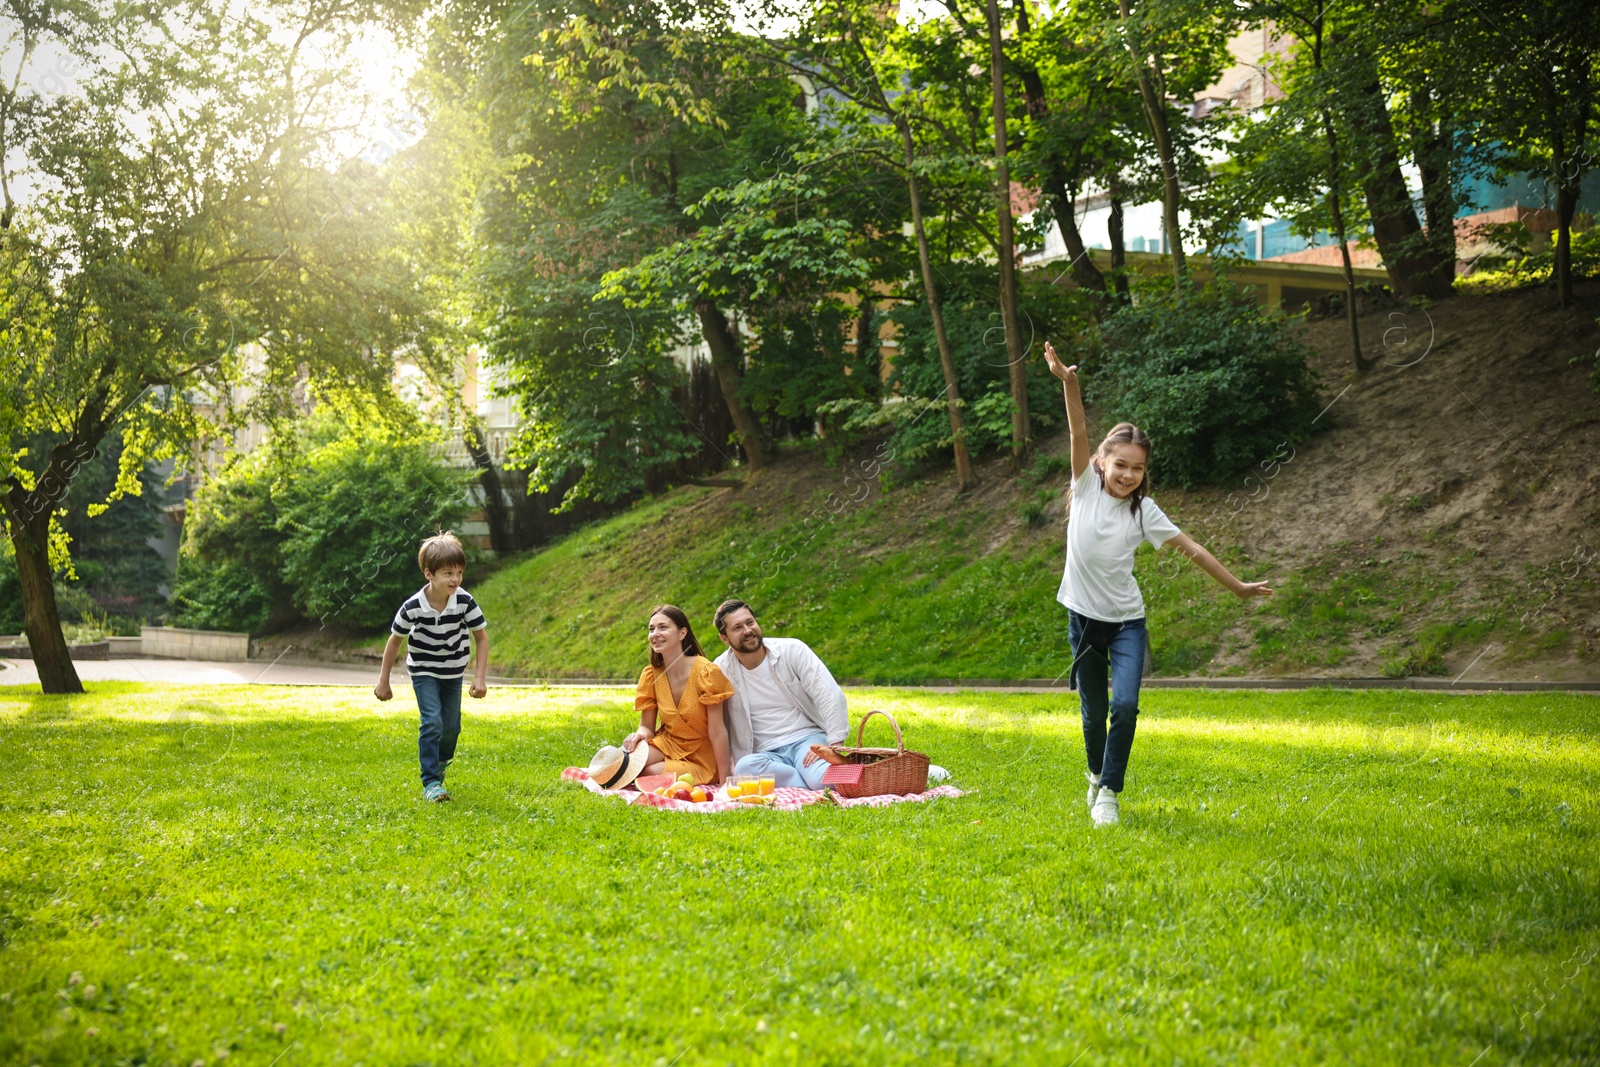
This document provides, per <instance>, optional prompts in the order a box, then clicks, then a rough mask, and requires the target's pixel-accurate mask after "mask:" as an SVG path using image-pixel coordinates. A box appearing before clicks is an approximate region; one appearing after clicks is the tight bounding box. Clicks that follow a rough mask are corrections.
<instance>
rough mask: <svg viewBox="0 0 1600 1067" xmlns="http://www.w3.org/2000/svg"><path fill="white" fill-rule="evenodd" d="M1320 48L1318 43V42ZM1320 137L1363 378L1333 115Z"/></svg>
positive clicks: (1365, 364)
mask: <svg viewBox="0 0 1600 1067" xmlns="http://www.w3.org/2000/svg"><path fill="white" fill-rule="evenodd" d="M1319 45H1320V42H1319ZM1322 134H1323V136H1324V137H1325V138H1326V139H1327V141H1328V213H1329V214H1331V215H1332V216H1333V236H1334V239H1335V240H1337V241H1338V242H1339V257H1340V259H1341V260H1342V261H1343V264H1344V319H1345V324H1346V325H1347V326H1348V327H1349V328H1350V357H1351V358H1352V359H1353V360H1355V364H1356V373H1357V374H1365V373H1366V372H1367V371H1368V370H1369V369H1370V368H1371V367H1372V363H1371V361H1370V360H1368V359H1367V358H1366V356H1365V355H1363V354H1362V351H1361V322H1360V320H1359V319H1358V318H1357V317H1356V272H1355V268H1354V267H1353V266H1352V265H1351V263H1350V239H1349V236H1348V235H1347V233H1346V230H1345V225H1344V205H1343V203H1342V202H1341V200H1342V190H1343V183H1342V182H1341V181H1340V180H1339V177H1340V175H1339V137H1338V135H1337V134H1336V133H1335V132H1334V128H1333V115H1332V114H1331V113H1330V112H1329V111H1328V109H1327V108H1323V109H1322Z"/></svg>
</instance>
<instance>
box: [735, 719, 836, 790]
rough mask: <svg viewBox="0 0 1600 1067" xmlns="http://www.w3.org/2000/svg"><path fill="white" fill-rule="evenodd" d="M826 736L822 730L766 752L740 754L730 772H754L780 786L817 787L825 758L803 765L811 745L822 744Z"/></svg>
mask: <svg viewBox="0 0 1600 1067" xmlns="http://www.w3.org/2000/svg"><path fill="white" fill-rule="evenodd" d="M827 743H828V735H827V734H825V733H822V732H820V731H819V732H817V733H814V734H807V735H806V736H804V737H802V738H801V739H800V740H798V741H795V742H793V743H792V744H788V745H784V746H783V747H782V748H775V749H772V750H771V751H770V752H751V753H749V754H747V755H745V756H741V757H740V759H739V762H738V763H737V764H735V765H734V768H733V773H734V774H758V775H760V776H761V777H763V778H771V779H772V780H773V782H774V783H775V784H776V785H777V786H778V787H779V788H781V789H821V788H822V776H823V775H824V774H826V773H827V771H828V761H827V760H822V759H819V760H814V761H812V764H811V766H809V767H806V766H803V764H804V763H805V758H806V755H807V754H808V753H809V752H810V751H811V746H812V745H825V744H827Z"/></svg>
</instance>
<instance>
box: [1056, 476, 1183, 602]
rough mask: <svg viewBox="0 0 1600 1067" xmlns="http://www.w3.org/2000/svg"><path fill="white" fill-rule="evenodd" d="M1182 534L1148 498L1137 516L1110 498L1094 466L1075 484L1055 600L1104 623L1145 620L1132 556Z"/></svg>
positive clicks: (1123, 503)
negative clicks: (1142, 547)
mask: <svg viewBox="0 0 1600 1067" xmlns="http://www.w3.org/2000/svg"><path fill="white" fill-rule="evenodd" d="M1141 521H1142V526H1141ZM1182 532H1183V531H1181V530H1179V529H1178V527H1177V526H1175V525H1173V522H1172V520H1171V519H1169V518H1167V516H1166V514H1165V513H1164V512H1163V511H1162V510H1161V509H1160V508H1158V507H1156V502H1155V501H1154V500H1151V499H1150V498H1149V497H1145V498H1144V499H1143V500H1141V501H1140V502H1139V514H1138V515H1135V514H1134V513H1133V511H1132V509H1130V508H1129V507H1128V502H1127V500H1118V499H1117V498H1116V497H1114V496H1112V495H1111V494H1110V493H1108V492H1106V489H1105V486H1104V484H1102V482H1101V478H1100V474H1099V472H1098V471H1096V470H1095V469H1094V464H1093V463H1092V462H1091V463H1090V464H1089V465H1088V466H1087V467H1085V468H1083V473H1082V474H1081V475H1079V476H1078V479H1077V480H1076V481H1074V482H1073V483H1072V511H1071V513H1070V514H1069V515H1068V516H1067V566H1066V571H1065V572H1064V573H1063V574H1062V575H1061V588H1060V589H1059V590H1057V591H1056V599H1057V600H1058V601H1060V602H1061V603H1063V604H1065V605H1066V606H1067V607H1069V608H1071V609H1072V610H1073V611H1076V612H1077V613H1078V614H1079V615H1087V616H1088V617H1089V618H1091V619H1099V620H1100V621H1101V622H1128V621H1129V620H1131V619H1138V618H1142V617H1143V616H1144V597H1143V596H1141V595H1140V593H1139V583H1138V582H1136V581H1134V580H1133V552H1134V549H1136V548H1138V547H1139V543H1140V542H1141V541H1149V542H1150V543H1151V544H1152V545H1154V546H1155V547H1157V548H1160V547H1161V546H1162V545H1164V544H1166V543H1167V542H1168V541H1170V540H1172V538H1174V537H1176V536H1178V534H1180V533H1182Z"/></svg>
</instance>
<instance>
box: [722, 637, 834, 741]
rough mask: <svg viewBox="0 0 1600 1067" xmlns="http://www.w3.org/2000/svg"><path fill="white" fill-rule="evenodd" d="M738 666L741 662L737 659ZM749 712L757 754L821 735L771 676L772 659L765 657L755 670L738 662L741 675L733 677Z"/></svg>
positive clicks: (732, 680) (734, 683)
mask: <svg viewBox="0 0 1600 1067" xmlns="http://www.w3.org/2000/svg"><path fill="white" fill-rule="evenodd" d="M734 662H735V663H738V662H739V661H738V659H737V658H736V659H735V660H734ZM729 681H731V682H733V686H734V688H735V689H737V690H739V696H740V698H741V699H742V700H743V701H744V706H745V708H746V709H747V710H748V711H749V713H750V732H751V733H752V734H754V735H755V737H754V741H755V744H754V746H753V748H752V751H754V752H771V751H772V750H773V749H777V748H782V747H783V746H784V745H792V744H794V743H795V742H796V741H798V740H800V739H801V738H802V737H805V736H807V735H808V734H814V733H819V732H820V731H819V730H818V729H817V727H816V725H815V724H814V723H813V722H812V721H811V720H810V719H808V718H806V714H805V712H803V711H801V710H800V709H799V708H797V707H795V706H794V701H792V700H790V699H789V695H788V694H787V693H785V692H784V691H783V687H782V686H781V685H779V684H778V680H777V679H776V678H774V677H773V676H772V657H771V656H770V655H769V656H766V657H763V658H762V660H761V663H760V664H759V665H758V666H757V667H756V669H755V670H750V669H749V668H747V667H746V666H745V665H744V664H743V663H739V676H738V677H737V678H731V679H729Z"/></svg>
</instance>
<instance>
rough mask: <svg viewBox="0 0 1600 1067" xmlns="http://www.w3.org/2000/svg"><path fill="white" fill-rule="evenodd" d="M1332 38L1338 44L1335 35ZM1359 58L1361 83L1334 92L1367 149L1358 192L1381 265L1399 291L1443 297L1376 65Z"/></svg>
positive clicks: (1444, 287) (1445, 287)
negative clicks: (1363, 200) (1363, 199)
mask: <svg viewBox="0 0 1600 1067" xmlns="http://www.w3.org/2000/svg"><path fill="white" fill-rule="evenodd" d="M1333 40H1334V41H1335V42H1336V43H1337V41H1338V38H1337V37H1334V38H1333ZM1358 61H1359V62H1362V63H1364V64H1365V69H1364V70H1363V72H1362V73H1363V80H1364V82H1365V84H1363V85H1362V86H1361V87H1360V88H1359V89H1358V90H1357V91H1355V92H1348V93H1340V94H1337V95H1336V99H1339V100H1342V101H1344V102H1345V107H1346V108H1347V113H1348V115H1349V118H1350V124H1351V126H1352V127H1353V128H1354V129H1355V130H1356V132H1357V133H1358V135H1359V136H1360V137H1361V139H1362V140H1363V141H1364V142H1365V145H1366V148H1367V151H1366V156H1367V166H1366V167H1365V168H1363V178H1362V192H1363V194H1364V195H1365V196H1366V200H1367V212H1368V214H1370V215H1371V216H1372V236H1373V239H1374V240H1376V241H1377V243H1378V252H1379V254H1380V255H1382V256H1383V265H1384V269H1385V270H1387V271H1388V272H1389V283H1390V285H1392V286H1393V287H1394V291H1395V294H1396V295H1397V296H1404V297H1415V296H1425V297H1427V298H1428V299H1430V300H1444V299H1447V298H1448V297H1449V296H1450V294H1451V292H1452V289H1451V287H1450V285H1449V284H1448V281H1447V280H1446V279H1443V278H1441V277H1440V276H1439V274H1438V272H1437V271H1436V270H1435V269H1434V264H1433V262H1432V257H1431V256H1430V255H1429V254H1428V248H1427V240H1426V238H1424V237H1423V235H1422V224H1421V223H1419V222H1418V221H1417V211H1416V208H1414V207H1413V206H1412V204H1411V193H1410V191H1409V190H1407V189H1406V181H1405V178H1404V176H1402V175H1401V173H1400V153H1399V151H1398V149H1397V148H1396V146H1395V138H1394V124H1393V123H1392V122H1390V120H1389V108H1388V106H1387V105H1386V104H1385V103H1384V100H1383V86H1382V84H1381V83H1380V82H1379V80H1378V70H1377V67H1376V65H1375V62H1374V60H1373V59H1372V58H1371V57H1370V56H1366V57H1361V58H1360V59H1359V60H1358Z"/></svg>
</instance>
